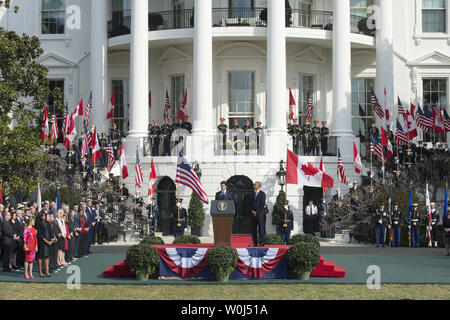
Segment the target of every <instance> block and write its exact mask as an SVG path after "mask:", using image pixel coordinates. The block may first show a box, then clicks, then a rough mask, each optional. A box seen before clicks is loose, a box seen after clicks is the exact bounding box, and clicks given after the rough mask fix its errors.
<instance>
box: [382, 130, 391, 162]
mask: <svg viewBox="0 0 450 320" xmlns="http://www.w3.org/2000/svg"><path fill="white" fill-rule="evenodd" d="M381 145H382V146H384V147H387V155H388V157H389V159H391V160H392V157H393V155H394V149H393V148H392V144H391V142H390V141H389V139H388V136H387V134H386V131H384V129H383V126H381Z"/></svg>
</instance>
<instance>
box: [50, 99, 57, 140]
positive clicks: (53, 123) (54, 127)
mask: <svg viewBox="0 0 450 320" xmlns="http://www.w3.org/2000/svg"><path fill="white" fill-rule="evenodd" d="M50 127H51V132H50V143H53V142H56V141H57V140H58V120H57V119H56V111H55V105H53V115H52V120H51V121H50Z"/></svg>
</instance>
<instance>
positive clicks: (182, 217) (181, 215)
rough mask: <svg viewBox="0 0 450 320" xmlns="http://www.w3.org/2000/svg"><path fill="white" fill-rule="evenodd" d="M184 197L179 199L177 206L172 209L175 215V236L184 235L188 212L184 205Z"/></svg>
mask: <svg viewBox="0 0 450 320" xmlns="http://www.w3.org/2000/svg"><path fill="white" fill-rule="evenodd" d="M182 203H183V199H181V198H179V199H177V204H176V206H175V208H173V209H172V212H171V216H172V217H174V221H175V228H174V230H175V233H174V237H175V238H176V237H178V236H182V235H184V231H185V229H186V222H187V212H186V209H185V208H183V207H182Z"/></svg>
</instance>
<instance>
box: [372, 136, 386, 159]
mask: <svg viewBox="0 0 450 320" xmlns="http://www.w3.org/2000/svg"><path fill="white" fill-rule="evenodd" d="M372 150H373V151H372ZM370 151H372V153H373V154H374V155H375V156H376V157H377V158H378V159H379V160H380V161H381V162H384V150H383V146H382V144H381V142H380V141H379V140H378V139H377V138H376V137H375V136H374V135H373V134H370Z"/></svg>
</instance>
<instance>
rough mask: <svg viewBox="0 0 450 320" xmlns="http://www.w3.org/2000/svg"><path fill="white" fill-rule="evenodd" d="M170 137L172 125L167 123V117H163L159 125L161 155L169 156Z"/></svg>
mask: <svg viewBox="0 0 450 320" xmlns="http://www.w3.org/2000/svg"><path fill="white" fill-rule="evenodd" d="M171 137H172V126H171V125H170V124H169V118H165V119H164V124H163V125H162V126H161V139H162V143H163V157H166V156H170V139H171Z"/></svg>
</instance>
